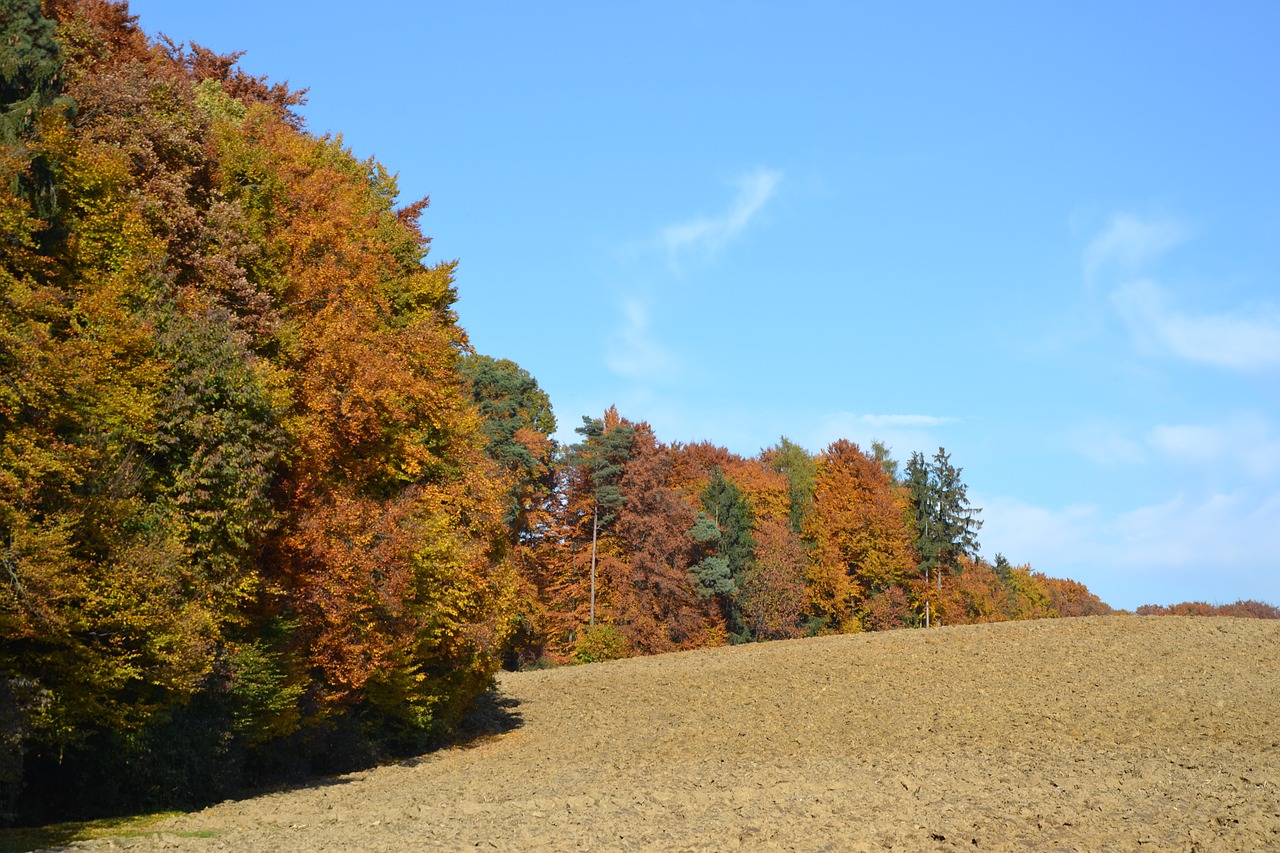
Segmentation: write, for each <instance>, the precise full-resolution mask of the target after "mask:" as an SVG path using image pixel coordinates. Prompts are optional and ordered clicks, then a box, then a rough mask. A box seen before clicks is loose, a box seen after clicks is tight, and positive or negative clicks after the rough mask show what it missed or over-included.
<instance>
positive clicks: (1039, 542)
mask: <svg viewBox="0 0 1280 853" xmlns="http://www.w3.org/2000/svg"><path fill="white" fill-rule="evenodd" d="M972 501H973V504H974V506H980V507H982V530H981V531H980V533H979V537H978V538H979V539H980V540H981V541H982V545H983V549H982V550H983V551H984V552H985V553H986V554H988V555H990V556H991V558H992V559H994V558H995V555H996V554H997V553H1001V554H1004V555H1005V556H1006V557H1008V558H1009V561H1010V562H1012V563H1015V564H1021V563H1026V562H1030V563H1031V567H1032V568H1034V569H1036V570H1038V571H1048V569H1047V567H1050V566H1055V565H1061V564H1066V565H1078V564H1081V563H1085V562H1088V561H1089V560H1090V559H1092V558H1094V557H1096V556H1097V555H1096V553H1095V551H1096V548H1095V545H1094V543H1096V542H1097V538H1098V536H1097V531H1098V528H1099V527H1100V526H1101V518H1100V513H1099V511H1098V508H1097V507H1094V506H1090V505H1086V504H1075V505H1072V506H1068V507H1066V508H1064V509H1058V510H1053V509H1049V508H1047V507H1041V506H1036V505H1034V504H1029V503H1026V502H1024V501H1021V500H1019V499H1017V498H1011V497H994V498H983V497H981V496H975V497H974V498H972ZM1050 573H1051V574H1052V572H1050ZM1077 580H1080V578H1077Z"/></svg>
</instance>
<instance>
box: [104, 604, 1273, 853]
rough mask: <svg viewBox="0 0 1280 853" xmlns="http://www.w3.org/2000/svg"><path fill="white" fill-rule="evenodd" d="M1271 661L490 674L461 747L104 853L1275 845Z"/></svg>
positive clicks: (913, 661) (1010, 651)
mask: <svg viewBox="0 0 1280 853" xmlns="http://www.w3.org/2000/svg"><path fill="white" fill-rule="evenodd" d="M1278 659H1280V623H1276V622H1270V621H1262V620H1235V619H1209V618H1205V619H1190V618H1178V617H1163V618H1158V619H1157V618H1139V617H1100V618H1088V619H1063V620H1043V621H1036V622H1022V623H1003V624H996V625H979V626H960V627H949V628H943V629H938V630H933V631H894V632H885V633H878V634H872V635H856V636H836V637H825V638H818V639H808V640H796V641H788V642H776V643H766V644H754V645H749V646H739V647H732V648H722V649H714V650H702V651H694V652H686V653H681V654H674V655H665V656H658V657H649V658H638V659H631V660H626V661H616V662H611V663H604V664H595V665H591V666H584V667H572V668H562V669H556V670H544V671H537V672H526V673H510V674H505V675H503V676H501V680H500V687H501V698H500V699H499V701H498V706H499V707H498V709H497V713H498V715H499V716H502V717H505V724H503V725H501V726H499V728H501V729H504V730H505V731H504V733H502V734H500V735H498V736H495V737H484V738H480V739H478V740H476V741H475V742H473V743H472V744H471V748H456V749H452V750H447V751H443V752H439V753H435V754H432V755H428V756H425V757H423V758H421V759H418V760H415V761H411V762H408V763H406V764H403V765H399V766H393V767H385V768H381V769H377V770H373V771H369V772H366V773H357V774H352V775H350V776H345V777H341V778H339V779H334V780H331V782H329V783H325V784H320V785H316V786H314V787H310V788H304V789H300V790H293V791H287V792H282V793H278V794H273V795H270V796H265V797H261V798H257V799H253V800H247V801H243V802H228V803H223V804H221V805H218V806H215V807H213V808H210V809H207V810H205V811H203V812H200V813H197V814H193V815H189V816H185V817H181V818H177V819H173V820H171V821H169V822H167V823H165V824H163V825H162V829H163V832H162V834H158V835H156V836H153V837H148V838H140V839H124V840H121V839H117V840H116V841H115V842H114V843H115V844H116V845H117V846H120V845H123V846H127V847H130V848H131V849H156V848H161V847H163V848H165V849H185V850H220V849H235V850H260V851H273V853H276V851H283V850H322V849H333V850H336V849H354V848H357V847H358V848H361V849H367V850H419V849H448V850H454V849H456V850H462V849H468V850H469V849H475V848H481V849H495V848H496V849H499V850H724V849H735V848H742V849H752V850H775V849H776V850H812V851H818V850H879V849H902V850H919V849H966V850H974V849H977V850H1052V849H1061V850H1076V849H1081V850H1104V849H1116V850H1132V849H1139V848H1144V849H1157V850H1260V849H1276V848H1277V847H1280V735H1277V733H1276V730H1275V722H1276V696H1277V695H1280V670H1278V669H1277V667H1276V666H1275V662H1276V661H1277V660H1278ZM108 843H109V842H106V841H100V842H92V843H87V844H85V845H84V846H86V847H94V848H100V847H105V846H107V844H108Z"/></svg>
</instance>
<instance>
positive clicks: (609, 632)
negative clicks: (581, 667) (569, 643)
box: [573, 625, 631, 663]
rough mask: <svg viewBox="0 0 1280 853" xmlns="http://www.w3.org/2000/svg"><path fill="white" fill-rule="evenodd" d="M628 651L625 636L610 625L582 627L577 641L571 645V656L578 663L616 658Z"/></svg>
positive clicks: (624, 655)
mask: <svg viewBox="0 0 1280 853" xmlns="http://www.w3.org/2000/svg"><path fill="white" fill-rule="evenodd" d="M630 653H631V649H630V643H628V642H627V638H626V637H624V636H622V634H621V633H619V631H618V629H617V628H615V627H613V626H612V625H590V626H588V627H586V628H583V629H582V634H581V635H580V636H579V637H578V642H576V643H574V646H573V656H574V657H575V658H577V659H578V662H579V663H597V662H599V661H603V660H618V659H619V658H625V657H627V656H628V655H629V654H630Z"/></svg>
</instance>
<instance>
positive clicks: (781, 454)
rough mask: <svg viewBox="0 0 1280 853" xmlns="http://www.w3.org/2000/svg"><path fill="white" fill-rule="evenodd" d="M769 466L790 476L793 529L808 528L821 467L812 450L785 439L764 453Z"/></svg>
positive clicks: (797, 530) (788, 477) (762, 456)
mask: <svg viewBox="0 0 1280 853" xmlns="http://www.w3.org/2000/svg"><path fill="white" fill-rule="evenodd" d="M761 460H762V461H763V462H764V464H765V467H766V468H769V469H770V470H773V471H778V472H780V473H782V474H783V475H785V476H786V478H787V483H788V486H789V488H790V493H791V495H790V498H791V499H790V518H791V529H792V530H795V531H796V532H797V533H798V532H800V531H801V530H803V529H804V525H805V520H806V519H807V517H808V515H809V512H810V509H811V508H812V506H813V494H814V481H815V478H816V477H817V471H818V465H817V462H816V461H815V460H814V458H813V456H812V455H811V454H810V453H809V451H807V450H805V449H804V448H803V447H801V446H800V445H798V444H796V443H794V442H792V441H791V440H790V439H788V438H787V437H786V436H783V437H782V438H781V439H780V440H779V442H778V444H777V445H776V446H775V447H771V448H769V449H768V450H765V451H764V452H762V453H761Z"/></svg>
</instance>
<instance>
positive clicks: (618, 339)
mask: <svg viewBox="0 0 1280 853" xmlns="http://www.w3.org/2000/svg"><path fill="white" fill-rule="evenodd" d="M622 314H623V322H622V325H621V326H620V327H619V329H618V330H617V332H616V334H615V336H614V342H613V345H612V346H611V347H610V348H609V350H608V351H607V352H606V353H605V364H606V365H608V367H609V369H610V370H612V371H613V372H614V373H616V374H618V375H619V376H621V377H623V378H626V379H630V380H632V381H635V382H643V383H649V382H653V381H656V380H660V379H662V378H663V377H665V376H667V375H669V374H670V373H671V372H672V371H673V370H674V369H675V367H676V365H677V360H676V358H675V356H674V355H672V354H671V353H670V352H669V351H668V350H667V349H666V348H664V347H663V346H662V345H661V344H659V343H657V342H656V341H655V340H653V337H652V334H651V332H650V329H649V309H648V307H647V306H646V305H645V304H644V303H642V302H640V301H639V300H637V299H628V300H626V301H625V302H623V304H622Z"/></svg>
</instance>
